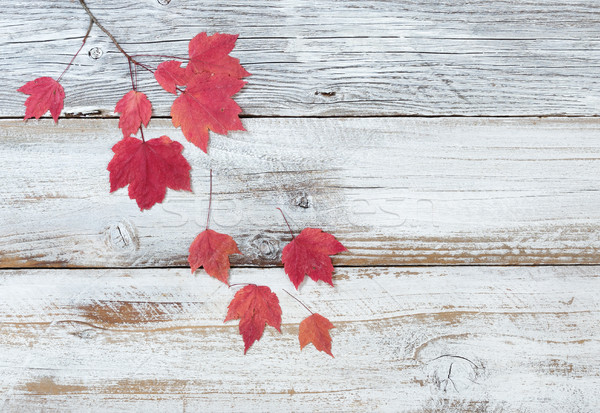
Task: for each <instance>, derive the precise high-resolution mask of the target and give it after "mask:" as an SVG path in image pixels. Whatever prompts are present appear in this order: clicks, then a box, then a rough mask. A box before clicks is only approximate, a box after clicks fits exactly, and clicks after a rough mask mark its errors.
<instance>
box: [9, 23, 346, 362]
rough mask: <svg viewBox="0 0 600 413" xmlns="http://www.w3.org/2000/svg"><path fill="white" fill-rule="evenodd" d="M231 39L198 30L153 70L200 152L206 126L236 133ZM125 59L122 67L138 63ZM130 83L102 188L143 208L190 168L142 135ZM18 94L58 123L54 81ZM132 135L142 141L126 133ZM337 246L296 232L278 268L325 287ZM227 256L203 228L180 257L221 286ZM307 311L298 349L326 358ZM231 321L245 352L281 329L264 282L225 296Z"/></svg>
mask: <svg viewBox="0 0 600 413" xmlns="http://www.w3.org/2000/svg"><path fill="white" fill-rule="evenodd" d="M88 33H89V31H88ZM237 37H238V36H237V35H229V34H219V33H216V34H214V35H212V36H207V34H206V33H200V34H198V35H197V36H196V37H194V38H193V39H192V40H191V41H190V43H189V60H188V63H187V65H186V66H185V67H182V64H183V63H182V62H180V61H177V60H169V61H166V62H162V63H160V64H159V65H158V67H157V68H156V70H155V71H154V77H155V79H156V81H157V82H158V83H159V84H160V86H162V88H163V89H165V90H166V91H167V92H169V93H172V94H175V95H177V98H176V99H175V100H174V102H173V105H172V106H171V118H172V122H173V125H174V126H175V127H181V130H182V133H183V135H184V136H185V138H186V139H187V140H188V141H190V142H191V143H193V144H194V145H196V146H197V147H199V148H200V149H202V150H203V151H204V152H207V149H208V141H209V131H213V132H216V133H219V134H227V132H229V131H234V130H244V128H243V126H242V124H241V122H240V119H239V116H238V115H239V114H240V112H241V109H240V107H239V106H238V105H237V104H236V103H235V102H234V100H233V99H232V97H233V95H235V94H236V93H238V92H239V91H240V89H241V88H242V87H243V86H244V85H245V84H246V82H245V81H243V80H242V79H243V78H244V77H247V76H250V73H248V72H247V71H246V70H245V69H244V68H243V67H242V66H241V65H240V62H239V60H238V59H236V58H234V57H231V56H229V53H230V52H231V51H232V50H233V48H234V46H235V43H236V40H237ZM86 38H87V35H86ZM84 43H85V39H84ZM82 47H83V46H82ZM80 50H81V49H80ZM126 56H127V57H128V59H129V61H130V64H131V63H132V62H133V63H136V64H139V63H137V62H135V61H132V59H131V57H130V56H128V55H126ZM142 66H143V65H142ZM144 68H146V67H145V66H144ZM146 69H147V68H146ZM61 77H62V75H61ZM59 80H60V77H59ZM132 83H133V75H132ZM132 86H133V90H130V91H128V92H127V93H126V94H125V95H124V96H123V97H122V98H121V99H120V100H119V101H118V102H117V104H116V106H115V112H116V113H119V114H120V119H119V128H120V129H121V131H122V133H123V139H122V140H121V141H119V142H118V143H117V144H115V145H114V146H113V148H112V150H113V152H114V156H113V158H112V160H111V161H110V162H109V164H108V168H107V169H108V171H109V173H110V177H109V180H110V192H113V191H116V190H117V189H120V188H124V187H126V186H129V189H128V192H129V197H130V198H131V199H135V201H136V202H137V204H138V206H139V208H140V209H141V210H144V209H150V208H152V206H153V205H155V204H156V203H160V202H162V201H163V200H164V198H165V194H166V190H167V188H171V189H173V190H184V191H191V186H190V169H191V167H190V165H189V163H188V162H187V161H186V159H185V158H184V157H183V155H182V154H181V153H182V151H183V146H182V145H181V144H180V143H179V142H175V141H172V140H171V139H170V138H169V137H168V136H161V137H159V138H154V139H150V140H148V141H146V140H145V138H144V134H143V129H142V127H143V126H145V127H147V126H148V124H149V122H150V119H151V116H152V104H151V103H150V101H149V100H148V97H147V96H146V95H145V94H144V93H142V92H139V91H137V90H136V86H135V84H133V85H132ZM18 91H19V92H22V93H24V94H27V95H29V97H28V98H27V100H26V101H25V107H26V110H25V119H29V118H36V119H39V118H40V117H41V116H43V115H44V114H45V113H46V112H48V111H49V112H50V115H51V116H52V118H53V119H54V121H55V122H58V117H59V115H60V113H61V111H62V109H63V102H64V99H65V92H64V89H63V87H62V86H61V84H60V83H59V81H58V80H54V79H52V78H50V77H40V78H37V79H35V80H33V81H31V82H28V83H26V84H25V85H23V86H22V87H21V88H19V89H18ZM138 132H140V134H141V138H142V139H138V138H136V137H134V136H135V135H137V134H138ZM211 188H212V174H211ZM211 196H212V190H211ZM345 250H346V248H345V247H344V246H343V245H342V244H341V243H340V242H338V241H337V240H336V239H335V237H334V236H333V235H331V234H328V233H326V232H323V231H321V230H320V229H315V228H305V229H304V230H302V232H301V233H300V234H299V235H298V236H297V237H293V236H292V241H291V242H290V243H289V244H288V245H286V246H285V248H284V249H283V253H282V262H283V265H284V270H285V273H286V274H287V275H288V277H289V279H290V281H291V282H292V283H293V285H294V287H295V288H296V289H298V287H299V286H300V284H301V283H302V282H303V281H304V279H305V277H306V276H308V277H310V278H311V279H312V280H314V281H319V280H320V281H324V282H326V283H328V284H330V285H332V286H333V280H332V274H333V265H332V263H331V258H330V257H329V256H330V255H334V254H337V253H340V252H342V251H345ZM232 254H241V252H240V250H239V249H238V246H237V244H236V242H235V241H234V240H233V238H232V237H230V236H229V235H226V234H220V233H218V232H216V231H213V230H211V229H208V225H207V228H206V230H205V231H203V232H202V233H200V234H199V235H198V236H197V237H196V238H195V239H194V241H193V242H192V244H191V245H190V249H189V257H188V261H189V264H190V267H191V269H192V273H193V272H195V271H196V270H197V269H198V268H200V267H204V270H205V271H206V272H207V273H208V275H210V276H211V277H214V278H216V279H218V280H219V281H221V282H223V283H225V284H227V285H229V268H230V263H229V256H230V255H232ZM307 309H308V308H307ZM309 311H310V310H309ZM311 314H312V315H311V316H309V317H307V318H306V319H304V320H303V321H302V322H301V323H300V327H299V333H298V338H299V341H300V348H301V349H303V348H304V347H305V346H306V345H307V344H308V343H313V344H314V346H315V348H316V349H317V350H319V351H323V352H325V353H327V354H329V355H330V356H332V357H333V354H332V353H331V336H330V334H329V330H330V329H332V328H334V326H333V324H332V323H331V322H330V321H329V320H328V319H327V318H325V317H323V316H321V315H319V314H316V313H312V312H311ZM237 319H239V320H240V322H239V331H240V334H241V335H242V338H243V340H244V354H245V353H246V352H247V351H248V349H249V348H250V346H252V344H253V343H254V342H255V341H257V340H259V339H260V338H261V337H262V334H263V332H264V329H265V326H266V325H267V324H268V325H270V326H272V327H274V328H275V329H276V330H277V331H279V332H281V307H280V305H279V299H278V298H277V295H276V294H275V293H273V292H272V291H271V289H270V288H269V287H266V286H257V285H254V284H249V285H246V286H245V287H243V288H242V289H240V290H239V291H238V292H237V293H236V294H235V296H234V297H233V299H232V300H231V303H230V304H229V307H228V311H227V316H226V317H225V322H227V321H230V320H237Z"/></svg>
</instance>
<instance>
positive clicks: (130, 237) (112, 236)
mask: <svg viewBox="0 0 600 413" xmlns="http://www.w3.org/2000/svg"><path fill="white" fill-rule="evenodd" d="M106 241H107V244H108V245H109V246H110V247H111V248H112V249H113V250H115V251H123V252H128V251H136V250H137V249H138V248H139V238H138V236H137V231H136V229H135V226H134V225H133V224H132V223H131V222H129V221H126V220H123V221H120V222H118V223H116V224H112V225H111V226H109V227H108V228H107V229H106Z"/></svg>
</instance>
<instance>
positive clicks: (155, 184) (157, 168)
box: [107, 136, 192, 210]
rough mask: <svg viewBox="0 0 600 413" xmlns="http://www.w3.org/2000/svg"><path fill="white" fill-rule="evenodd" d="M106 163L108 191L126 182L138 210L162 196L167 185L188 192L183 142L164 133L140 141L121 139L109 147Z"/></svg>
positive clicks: (124, 184) (188, 181) (188, 182)
mask: <svg viewBox="0 0 600 413" xmlns="http://www.w3.org/2000/svg"><path fill="white" fill-rule="evenodd" d="M112 150H113V152H114V153H115V155H114V156H113V158H112V160H111V161H110V162H109V164H108V168H107V169H108V170H109V172H110V192H114V191H116V190H117V189H119V188H123V187H125V186H127V185H129V197H130V198H131V199H135V200H136V202H137V204H138V206H139V207H140V209H141V210H144V209H150V208H152V206H153V205H154V204H156V203H160V202H162V201H163V199H164V198H165V194H166V192H167V187H169V188H171V189H175V190H184V191H191V190H192V189H191V187H190V169H191V166H190V164H189V163H188V162H187V161H186V160H185V158H184V157H183V155H181V152H182V151H183V145H181V144H180V143H179V142H175V141H172V140H171V139H169V137H168V136H161V137H160V138H156V139H150V140H149V141H146V142H142V141H141V140H139V139H137V138H124V139H123V140H121V141H120V142H118V143H117V144H115V146H113V148H112Z"/></svg>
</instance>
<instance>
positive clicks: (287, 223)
mask: <svg viewBox="0 0 600 413" xmlns="http://www.w3.org/2000/svg"><path fill="white" fill-rule="evenodd" d="M277 209H278V210H279V212H281V216H283V219H284V220H285V223H286V225H287V227H288V229H289V230H290V234H291V235H292V239H294V238H296V237H294V233H293V232H292V227H290V224H289V222H288V220H287V218H286V217H285V214H284V213H283V211H282V210H281V208H277Z"/></svg>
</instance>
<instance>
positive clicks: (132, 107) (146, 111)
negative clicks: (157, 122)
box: [115, 90, 152, 138]
mask: <svg viewBox="0 0 600 413" xmlns="http://www.w3.org/2000/svg"><path fill="white" fill-rule="evenodd" d="M115 112H117V113H120V114H121V118H120V119H119V128H121V130H122V131H123V136H124V137H125V138H128V137H130V136H131V135H135V134H136V133H137V131H138V129H139V128H140V127H141V125H142V124H144V126H148V122H150V117H151V116H152V105H151V104H150V101H149V100H148V98H147V97H146V95H145V94H143V93H142V92H136V91H135V90H131V91H129V92H127V93H126V94H125V96H123V97H122V98H121V100H119V102H117V106H116V107H115Z"/></svg>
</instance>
